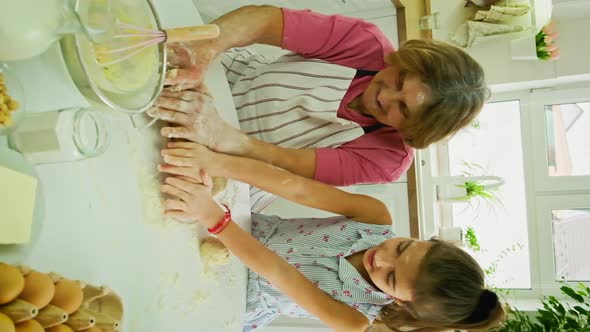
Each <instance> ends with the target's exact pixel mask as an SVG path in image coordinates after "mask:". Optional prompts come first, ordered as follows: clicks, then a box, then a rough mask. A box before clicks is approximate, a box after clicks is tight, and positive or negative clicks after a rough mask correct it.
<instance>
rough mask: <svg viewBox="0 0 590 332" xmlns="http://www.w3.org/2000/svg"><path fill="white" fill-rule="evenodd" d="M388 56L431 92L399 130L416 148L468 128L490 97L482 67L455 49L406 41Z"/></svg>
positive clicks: (430, 41)
mask: <svg viewBox="0 0 590 332" xmlns="http://www.w3.org/2000/svg"><path fill="white" fill-rule="evenodd" d="M388 57H389V59H388V60H389V62H390V64H391V65H395V66H398V67H399V68H400V71H401V72H405V73H414V74H418V75H420V77H421V78H422V81H423V82H424V83H425V84H426V85H427V86H428V87H429V88H430V89H431V92H432V101H431V103H430V105H428V107H427V108H425V109H423V110H421V111H419V112H416V113H413V114H410V115H409V117H408V119H406V121H404V122H403V123H402V125H401V127H400V128H398V129H399V130H400V132H401V134H402V136H403V137H404V140H405V141H406V142H407V143H408V144H409V145H411V146H413V147H415V148H418V149H422V148H425V147H427V146H429V145H430V144H432V143H435V142H438V141H440V140H442V139H445V138H448V137H449V136H452V135H453V134H455V133H456V132H457V131H459V130H460V129H461V128H464V127H465V126H467V125H469V124H470V123H471V122H472V121H473V120H474V119H475V118H476V117H477V115H478V114H479V112H480V111H481V109H482V108H483V105H484V102H485V101H486V100H487V99H488V98H489V97H490V90H489V89H488V87H487V85H486V82H485V75H484V71H483V68H482V67H481V65H480V64H479V63H478V62H477V61H475V59H473V58H472V57H471V56H470V55H469V54H467V53H466V52H465V51H463V50H461V49H460V48H458V47H455V46H452V45H449V44H446V43H443V42H439V41H433V40H409V41H407V42H405V43H404V44H403V45H402V46H401V47H400V48H399V50H398V51H396V52H393V53H391V54H390V55H389V56H388Z"/></svg>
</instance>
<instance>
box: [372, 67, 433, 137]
mask: <svg viewBox="0 0 590 332" xmlns="http://www.w3.org/2000/svg"><path fill="white" fill-rule="evenodd" d="M431 101H432V92H431V89H430V87H428V85H426V84H425V83H424V82H423V81H422V77H421V76H420V75H418V74H413V73H405V72H402V71H400V68H399V67H398V66H394V65H389V66H387V68H385V69H383V70H381V71H380V72H378V73H377V74H376V75H375V76H374V77H373V79H372V80H371V83H369V86H368V87H367V89H365V91H364V92H363V94H362V96H361V105H362V107H361V108H362V112H363V113H364V114H367V115H370V116H372V117H374V118H375V119H376V120H377V121H379V122H381V123H383V124H385V125H388V126H391V127H394V128H400V125H401V124H402V123H403V121H404V120H405V119H407V118H408V116H409V115H410V114H411V113H417V112H420V111H422V110H423V109H424V108H426V107H428V105H430V104H431Z"/></svg>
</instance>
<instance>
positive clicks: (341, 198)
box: [160, 142, 392, 225]
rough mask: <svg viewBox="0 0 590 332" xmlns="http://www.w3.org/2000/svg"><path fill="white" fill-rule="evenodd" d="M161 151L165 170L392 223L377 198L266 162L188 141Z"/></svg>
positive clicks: (356, 217) (362, 219)
mask: <svg viewBox="0 0 590 332" xmlns="http://www.w3.org/2000/svg"><path fill="white" fill-rule="evenodd" d="M162 154H163V156H164V161H165V162H166V163H167V165H162V166H161V168H160V170H161V171H164V172H167V173H171V174H177V175H184V176H189V177H193V176H194V174H198V172H199V170H204V171H206V172H207V173H209V174H210V175H212V176H222V177H227V178H232V179H235V180H238V181H242V182H245V183H248V184H251V185H253V186H256V187H258V188H260V189H262V190H265V191H268V192H270V193H273V194H275V195H277V196H280V197H283V198H285V199H288V200H291V201H293V202H296V203H299V204H302V205H305V206H308V207H312V208H316V209H320V210H324V211H328V212H332V213H335V214H338V215H343V216H347V217H349V218H351V219H352V220H355V221H359V222H364V223H369V224H383V225H391V224H392V220H391V216H390V214H389V211H388V209H387V207H386V206H385V204H383V202H381V201H380V200H378V199H375V198H373V197H370V196H367V195H360V194H352V193H348V192H345V191H343V190H340V189H338V188H335V187H332V186H330V185H327V184H324V183H321V182H318V181H315V180H312V179H308V178H304V177H302V176H299V175H295V174H293V173H290V172H288V171H286V170H284V169H282V168H279V167H276V166H273V165H271V164H268V163H264V162H261V161H258V160H254V159H249V158H243V157H236V156H230V155H225V154H220V153H215V152H212V151H211V150H209V149H207V148H206V147H204V146H202V145H199V144H195V143H188V142H171V143H169V144H168V149H166V150H163V151H162Z"/></svg>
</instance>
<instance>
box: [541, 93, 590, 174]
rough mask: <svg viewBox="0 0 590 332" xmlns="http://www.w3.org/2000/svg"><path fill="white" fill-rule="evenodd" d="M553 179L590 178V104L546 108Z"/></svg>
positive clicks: (549, 158) (548, 157) (549, 164)
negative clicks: (562, 177)
mask: <svg viewBox="0 0 590 332" xmlns="http://www.w3.org/2000/svg"><path fill="white" fill-rule="evenodd" d="M545 119H546V124H547V128H546V135H547V160H548V165H547V168H548V173H549V175H550V176H580V175H590V145H589V144H588V142H590V103H577V104H561V105H547V106H545Z"/></svg>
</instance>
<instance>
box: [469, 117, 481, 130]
mask: <svg viewBox="0 0 590 332" xmlns="http://www.w3.org/2000/svg"><path fill="white" fill-rule="evenodd" d="M469 125H470V126H471V128H475V129H479V128H481V122H479V119H475V120H473V121H471V123H470V124H469Z"/></svg>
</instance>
